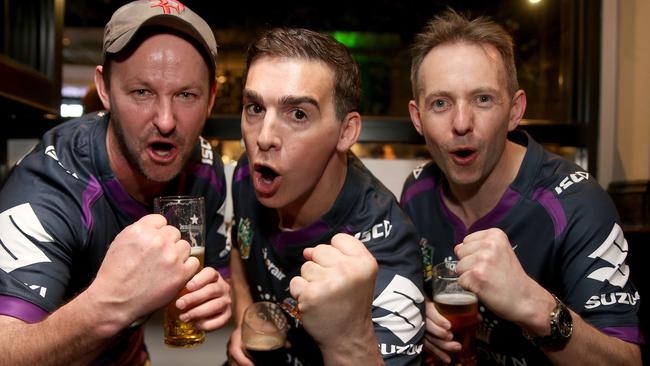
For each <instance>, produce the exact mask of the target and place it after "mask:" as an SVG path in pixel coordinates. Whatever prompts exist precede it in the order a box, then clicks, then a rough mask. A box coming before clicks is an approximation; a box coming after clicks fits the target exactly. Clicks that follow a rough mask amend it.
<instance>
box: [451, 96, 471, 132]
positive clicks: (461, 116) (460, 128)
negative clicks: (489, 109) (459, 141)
mask: <svg viewBox="0 0 650 366" xmlns="http://www.w3.org/2000/svg"><path fill="white" fill-rule="evenodd" d="M473 129H474V114H473V112H472V109H471V106H470V105H469V104H467V103H459V104H458V105H457V108H456V113H455V114H454V120H453V131H454V133H455V134H457V135H460V136H463V135H466V134H467V133H469V132H471V131H472V130H473Z"/></svg>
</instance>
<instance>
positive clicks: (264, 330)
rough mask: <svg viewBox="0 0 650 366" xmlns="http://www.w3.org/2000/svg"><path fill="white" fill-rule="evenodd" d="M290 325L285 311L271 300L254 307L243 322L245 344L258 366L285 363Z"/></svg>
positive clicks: (247, 310) (253, 305)
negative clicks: (286, 342) (285, 349)
mask: <svg viewBox="0 0 650 366" xmlns="http://www.w3.org/2000/svg"><path fill="white" fill-rule="evenodd" d="M288 329H289V324H288V322H287V317H286V315H284V310H282V308H281V307H280V306H279V305H278V304H276V303H274V302H270V301H260V302H256V303H253V304H251V305H250V306H249V307H248V308H246V311H245V312H244V318H243V319H242V333H241V338H242V344H243V345H244V349H245V352H246V353H247V355H248V356H249V358H251V359H252V360H253V362H254V363H255V364H256V365H281V364H285V352H284V350H283V348H284V343H285V341H286V337H287V330H288Z"/></svg>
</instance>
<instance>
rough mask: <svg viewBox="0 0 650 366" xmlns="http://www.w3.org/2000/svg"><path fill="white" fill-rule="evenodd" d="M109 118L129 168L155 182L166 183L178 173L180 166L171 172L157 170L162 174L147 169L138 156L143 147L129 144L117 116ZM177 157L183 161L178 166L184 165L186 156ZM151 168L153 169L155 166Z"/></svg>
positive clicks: (118, 145)
mask: <svg viewBox="0 0 650 366" xmlns="http://www.w3.org/2000/svg"><path fill="white" fill-rule="evenodd" d="M111 119H112V123H113V131H115V140H116V141H117V147H118V149H119V150H120V153H121V154H122V156H124V158H125V159H126V161H127V162H128V164H129V165H130V166H131V168H133V169H135V170H136V171H137V172H138V173H139V174H140V175H141V176H142V177H144V178H145V179H147V180H149V181H152V182H155V183H167V182H169V181H171V180H172V179H174V178H176V177H177V176H178V175H179V174H180V171H181V168H178V169H175V170H174V171H173V172H168V171H164V172H159V173H162V174H155V173H156V172H151V171H149V169H147V167H146V165H145V163H144V161H143V160H142V159H141V158H140V153H141V152H143V151H144V147H141V148H139V147H138V146H129V143H128V141H127V139H126V133H125V132H124V130H123V129H122V121H121V120H120V118H119V116H118V115H116V114H113V115H112V116H111ZM136 141H137V143H138V144H139V143H140V140H136ZM179 146H183V145H179ZM179 159H180V160H182V161H183V162H182V164H180V167H183V166H185V163H186V162H187V160H188V158H186V157H184V156H183V155H180V156H179ZM153 170H155V167H154V169H153ZM170 173H171V174H170Z"/></svg>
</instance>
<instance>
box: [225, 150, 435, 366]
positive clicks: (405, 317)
mask: <svg viewBox="0 0 650 366" xmlns="http://www.w3.org/2000/svg"><path fill="white" fill-rule="evenodd" d="M348 157H349V158H348V161H349V167H348V172H347V176H346V179H345V183H344V186H343V188H342V190H341V192H340V193H339V195H338V197H337V199H336V201H335V202H334V205H333V206H332V208H331V209H330V211H329V212H327V213H326V214H325V215H323V216H322V217H321V218H320V219H319V220H318V221H316V222H314V223H313V224H311V225H309V226H308V227H305V228H302V229H300V230H295V231H282V230H280V229H279V222H278V218H277V214H276V211H275V210H273V209H268V208H266V207H264V206H262V205H261V204H260V203H259V201H258V200H257V199H256V197H255V190H254V188H253V185H252V182H251V178H250V171H249V165H248V159H247V158H246V156H244V157H242V158H241V159H240V161H239V164H238V165H237V169H236V170H235V172H234V175H233V185H232V191H233V207H234V216H235V224H234V225H233V230H232V238H233V240H232V242H233V244H234V245H236V246H238V249H239V253H240V255H241V258H242V260H243V263H244V267H245V272H246V278H247V280H248V284H249V285H250V289H251V295H252V296H253V299H254V300H255V301H261V300H270V301H275V302H277V303H279V304H281V305H282V307H283V308H284V309H285V310H286V311H287V314H288V316H289V317H290V319H291V321H290V323H291V329H290V330H289V334H288V340H289V342H290V343H291V345H292V348H290V349H287V355H286V357H287V364H288V365H305V366H306V365H321V364H322V362H323V361H322V356H321V353H320V350H319V348H318V346H317V345H316V343H315V342H314V340H313V339H312V338H311V337H310V336H309V335H308V334H307V332H306V331H305V330H304V328H302V327H301V325H300V323H299V321H298V320H296V318H295V317H294V315H295V314H296V313H297V303H296V301H295V300H294V299H293V298H292V297H291V294H290V292H289V282H290V281H291V279H292V278H293V277H294V276H298V275H300V267H301V266H302V264H303V263H304V262H305V259H304V257H303V255H302V253H303V249H305V248H307V247H313V246H316V245H318V244H322V243H329V242H330V240H331V238H332V237H333V236H334V235H335V234H337V233H340V232H343V233H348V234H351V235H355V236H356V237H357V238H358V239H359V240H361V241H362V242H363V243H364V244H365V245H366V246H367V248H368V250H369V251H370V252H371V253H372V254H373V255H374V257H375V258H376V259H377V263H378V264H379V272H378V274H377V282H376V285H375V291H374V300H373V303H372V317H373V319H372V320H373V324H374V329H375V335H376V337H377V340H378V342H379V345H378V346H379V350H380V352H381V353H382V355H383V357H384V361H385V362H386V364H387V365H407V364H412V365H415V364H420V359H421V357H420V353H421V351H422V340H423V335H424V322H423V319H424V318H423V317H424V295H423V293H422V257H421V251H420V247H419V245H418V240H419V239H418V236H417V235H416V231H415V228H414V227H413V224H412V223H411V222H410V220H409V219H408V218H407V216H406V215H405V214H404V213H403V212H402V210H401V209H400V207H399V204H398V203H397V201H396V200H395V197H394V196H393V195H392V193H390V191H388V190H387V189H386V188H385V187H384V186H383V185H382V184H381V183H380V182H379V181H378V180H377V179H376V178H375V177H373V176H372V174H371V173H370V172H369V171H368V170H367V169H366V168H365V167H364V166H363V164H362V163H361V161H359V160H358V159H357V158H356V157H355V156H354V155H352V154H349V155H348ZM331 301H333V302H335V301H337V299H331ZM350 310H351V311H352V310H353V309H350Z"/></svg>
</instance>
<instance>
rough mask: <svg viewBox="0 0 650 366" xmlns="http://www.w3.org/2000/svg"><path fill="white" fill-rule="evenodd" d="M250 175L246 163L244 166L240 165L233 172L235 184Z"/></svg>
mask: <svg viewBox="0 0 650 366" xmlns="http://www.w3.org/2000/svg"><path fill="white" fill-rule="evenodd" d="M249 175H251V172H250V169H249V168H248V163H247V164H246V165H242V166H241V167H239V169H237V171H236V172H235V182H236V183H239V182H240V181H241V180H242V179H244V178H246V177H248V176H249Z"/></svg>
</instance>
